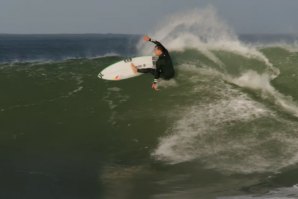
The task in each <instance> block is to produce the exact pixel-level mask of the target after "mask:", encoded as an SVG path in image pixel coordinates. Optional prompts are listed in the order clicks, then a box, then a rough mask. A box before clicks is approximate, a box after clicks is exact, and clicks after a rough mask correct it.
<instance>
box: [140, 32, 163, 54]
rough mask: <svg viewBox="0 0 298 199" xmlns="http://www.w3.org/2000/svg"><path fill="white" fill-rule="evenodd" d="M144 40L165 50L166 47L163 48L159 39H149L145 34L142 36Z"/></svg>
mask: <svg viewBox="0 0 298 199" xmlns="http://www.w3.org/2000/svg"><path fill="white" fill-rule="evenodd" d="M144 40H145V41H150V42H152V43H154V44H155V45H157V46H160V47H162V48H163V50H164V51H166V50H167V49H166V48H165V47H164V46H163V45H162V44H161V43H160V42H159V41H156V40H154V39H151V38H150V37H149V36H147V35H145V36H144Z"/></svg>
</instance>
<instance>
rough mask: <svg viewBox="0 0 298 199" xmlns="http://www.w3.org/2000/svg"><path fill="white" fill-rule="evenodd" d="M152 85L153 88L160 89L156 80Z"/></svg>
mask: <svg viewBox="0 0 298 199" xmlns="http://www.w3.org/2000/svg"><path fill="white" fill-rule="evenodd" d="M151 87H152V89H154V90H156V91H158V90H159V89H158V85H157V83H156V82H153V83H152V86H151Z"/></svg>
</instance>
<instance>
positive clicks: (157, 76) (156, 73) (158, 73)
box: [154, 66, 161, 82]
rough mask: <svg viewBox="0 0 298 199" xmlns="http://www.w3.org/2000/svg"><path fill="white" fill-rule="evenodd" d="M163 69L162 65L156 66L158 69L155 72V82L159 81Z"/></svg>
mask: <svg viewBox="0 0 298 199" xmlns="http://www.w3.org/2000/svg"><path fill="white" fill-rule="evenodd" d="M160 73H161V69H160V67H157V66H156V70H155V73H154V82H157V80H158V79H159V78H160Z"/></svg>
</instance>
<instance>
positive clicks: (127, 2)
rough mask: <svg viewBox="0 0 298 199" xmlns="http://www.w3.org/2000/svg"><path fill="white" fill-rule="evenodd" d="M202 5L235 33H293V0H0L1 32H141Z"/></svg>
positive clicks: (297, 20)
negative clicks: (168, 17) (216, 14)
mask: <svg viewBox="0 0 298 199" xmlns="http://www.w3.org/2000/svg"><path fill="white" fill-rule="evenodd" d="M207 6H212V7H214V8H215V9H216V10H217V13H218V15H219V16H220V18H221V19H223V20H224V21H225V22H226V23H227V24H228V25H229V26H231V27H232V28H233V29H234V31H235V32H237V33H240V34H243V33H247V34H248V33H261V34H268V33H272V34H280V33H291V34H298V11H297V9H298V0H0V33H17V34H23V33H26V34H28V33H127V34H144V33H147V32H150V30H151V29H153V28H154V27H155V26H156V25H157V24H158V22H159V21H161V20H163V19H164V18H165V17H167V16H171V15H174V14H175V13H177V12H179V13H181V12H187V11H189V10H192V9H194V8H201V9H202V8H204V7H207Z"/></svg>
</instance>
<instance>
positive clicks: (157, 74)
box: [131, 35, 175, 90]
mask: <svg viewBox="0 0 298 199" xmlns="http://www.w3.org/2000/svg"><path fill="white" fill-rule="evenodd" d="M144 41H146V42H148V41H150V42H152V43H154V44H155V45H156V46H155V47H154V54H155V55H156V56H158V60H157V61H156V69H153V68H145V69H138V68H137V67H136V66H135V65H134V64H133V63H131V68H132V70H133V71H134V72H135V73H151V74H153V75H154V81H153V83H152V88H153V89H154V90H158V84H157V83H158V79H159V78H162V79H165V80H169V79H172V78H173V77H174V76H175V70H174V67H173V63H172V59H171V56H170V54H169V52H168V50H167V49H166V48H165V47H164V46H163V45H162V44H161V43H160V42H158V41H155V40H152V39H151V38H150V37H149V36H147V35H145V36H144Z"/></svg>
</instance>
